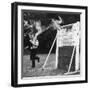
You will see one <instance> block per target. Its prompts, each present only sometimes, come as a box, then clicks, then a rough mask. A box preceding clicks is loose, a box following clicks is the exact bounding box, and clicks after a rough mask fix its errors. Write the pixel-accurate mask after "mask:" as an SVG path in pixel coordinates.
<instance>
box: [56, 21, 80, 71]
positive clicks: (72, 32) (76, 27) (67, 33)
mask: <svg viewBox="0 0 90 90" xmlns="http://www.w3.org/2000/svg"><path fill="white" fill-rule="evenodd" d="M67 28H68V29H67ZM79 42H80V22H76V23H73V24H69V25H64V26H62V29H61V30H58V31H57V47H56V68H58V56H59V53H58V51H59V48H60V47H64V46H74V49H73V53H72V55H71V60H70V64H69V69H68V72H70V68H71V65H72V58H73V54H74V51H75V49H76V55H75V71H78V70H79V67H80V66H79V63H80V62H79Z"/></svg>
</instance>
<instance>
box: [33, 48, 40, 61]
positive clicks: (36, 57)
mask: <svg viewBox="0 0 90 90" xmlns="http://www.w3.org/2000/svg"><path fill="white" fill-rule="evenodd" d="M36 54H37V49H34V59H35V60H37V61H38V62H40V60H39V59H40V58H39V57H38V56H36Z"/></svg>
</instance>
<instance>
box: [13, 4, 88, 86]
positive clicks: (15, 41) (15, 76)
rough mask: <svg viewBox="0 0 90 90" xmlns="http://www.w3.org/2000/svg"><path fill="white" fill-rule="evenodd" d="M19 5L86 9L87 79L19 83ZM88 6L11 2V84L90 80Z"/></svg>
mask: <svg viewBox="0 0 90 90" xmlns="http://www.w3.org/2000/svg"><path fill="white" fill-rule="evenodd" d="M18 6H36V7H43V6H44V7H51V8H65V9H66V8H72V9H81V10H85V80H76V81H63V82H45V83H30V84H29V83H28V84H18ZM87 33H88V7H87V6H74V5H56V4H43V3H27V2H14V3H12V4H11V86H13V87H24V86H42V85H58V84H75V83H87V82H88V58H87V57H88V51H87V49H88V34H87Z"/></svg>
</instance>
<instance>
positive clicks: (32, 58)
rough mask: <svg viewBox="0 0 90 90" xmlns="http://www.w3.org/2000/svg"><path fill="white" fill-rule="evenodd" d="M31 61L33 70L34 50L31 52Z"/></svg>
mask: <svg viewBox="0 0 90 90" xmlns="http://www.w3.org/2000/svg"><path fill="white" fill-rule="evenodd" d="M30 60H31V61H32V68H34V67H35V53H34V50H33V49H32V50H31V54H30Z"/></svg>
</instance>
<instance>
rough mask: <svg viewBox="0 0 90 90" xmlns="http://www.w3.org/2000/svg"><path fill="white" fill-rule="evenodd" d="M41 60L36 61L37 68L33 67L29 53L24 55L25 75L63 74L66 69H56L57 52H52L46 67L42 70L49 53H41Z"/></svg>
mask: <svg viewBox="0 0 90 90" xmlns="http://www.w3.org/2000/svg"><path fill="white" fill-rule="evenodd" d="M38 56H39V57H40V62H39V63H38V62H37V61H36V62H35V64H36V66H35V68H32V67H31V66H32V62H31V61H30V56H29V55H24V56H23V74H22V75H23V77H38V76H51V75H63V73H64V72H65V71H64V70H60V69H55V58H56V57H55V54H51V55H50V57H49V60H48V61H47V64H46V66H45V68H51V69H44V70H42V66H43V64H44V62H45V60H46V57H47V54H41V55H40V54H39V55H38Z"/></svg>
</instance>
